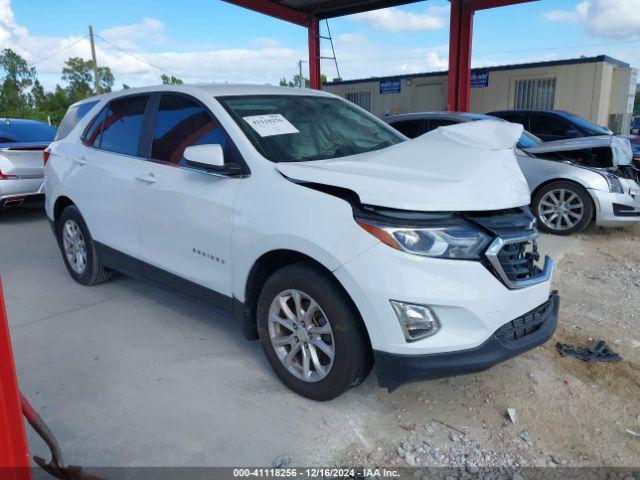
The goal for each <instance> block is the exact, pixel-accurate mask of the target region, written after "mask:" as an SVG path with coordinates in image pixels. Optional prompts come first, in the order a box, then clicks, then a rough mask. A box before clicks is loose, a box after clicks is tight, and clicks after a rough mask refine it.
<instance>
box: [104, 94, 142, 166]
mask: <svg viewBox="0 0 640 480" xmlns="http://www.w3.org/2000/svg"><path fill="white" fill-rule="evenodd" d="M148 99H149V96H148V95H137V96H134V97H125V98H120V99H118V100H113V101H112V102H110V103H109V105H108V106H107V108H106V116H105V118H104V121H103V122H102V138H101V140H100V147H99V148H100V149H101V150H107V151H109V152H113V153H119V154H122V155H131V156H137V155H138V144H139V143H140V132H141V131H142V124H143V121H144V112H145V109H146V107H147V101H148Z"/></svg>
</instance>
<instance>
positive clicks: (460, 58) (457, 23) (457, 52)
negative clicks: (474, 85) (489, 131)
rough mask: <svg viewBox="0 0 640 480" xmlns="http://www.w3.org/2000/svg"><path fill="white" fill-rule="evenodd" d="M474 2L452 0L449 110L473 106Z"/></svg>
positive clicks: (458, 110) (456, 110)
mask: <svg viewBox="0 0 640 480" xmlns="http://www.w3.org/2000/svg"><path fill="white" fill-rule="evenodd" d="M474 13H475V12H474V10H473V7H472V4H470V3H469V2H464V1H463V0H451V26H450V32H449V87H448V101H447V110H449V111H452V112H468V111H469V108H470V106H471V42H472V39H473V15H474Z"/></svg>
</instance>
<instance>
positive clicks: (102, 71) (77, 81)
mask: <svg viewBox="0 0 640 480" xmlns="http://www.w3.org/2000/svg"><path fill="white" fill-rule="evenodd" d="M98 76H99V78H100V82H99V90H100V91H99V93H105V92H110V91H111V87H113V83H114V78H113V73H111V69H110V68H109V67H98ZM62 80H64V81H65V82H67V83H68V87H67V96H68V97H69V100H70V102H71V103H74V102H77V101H78V100H82V99H84V98H87V97H90V96H91V95H93V94H94V91H93V86H94V85H95V81H94V78H93V62H92V61H91V60H83V59H82V58H80V57H71V58H69V59H67V61H66V62H65V64H64V67H63V68H62Z"/></svg>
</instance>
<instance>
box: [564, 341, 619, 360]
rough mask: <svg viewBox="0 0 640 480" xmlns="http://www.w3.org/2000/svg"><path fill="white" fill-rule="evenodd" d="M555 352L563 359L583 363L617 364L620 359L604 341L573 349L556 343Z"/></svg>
mask: <svg viewBox="0 0 640 480" xmlns="http://www.w3.org/2000/svg"><path fill="white" fill-rule="evenodd" d="M556 350H558V353H560V355H562V356H563V357H573V358H577V359H579V360H584V361H585V362H612V363H613V362H619V361H620V360H622V357H620V355H618V354H617V353H616V352H614V351H613V350H611V347H609V345H607V344H606V343H605V341H604V340H596V342H595V343H594V344H593V345H592V346H591V347H589V348H584V347H574V346H572V345H567V344H566V343H560V342H558V343H556Z"/></svg>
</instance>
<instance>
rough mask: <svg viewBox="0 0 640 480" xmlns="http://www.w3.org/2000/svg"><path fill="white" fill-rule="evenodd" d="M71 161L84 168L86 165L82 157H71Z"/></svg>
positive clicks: (85, 160)
mask: <svg viewBox="0 0 640 480" xmlns="http://www.w3.org/2000/svg"><path fill="white" fill-rule="evenodd" d="M73 161H74V162H76V163H77V164H78V165H80V166H84V165H86V164H87V163H88V162H87V159H86V158H84V157H73Z"/></svg>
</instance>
